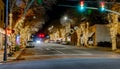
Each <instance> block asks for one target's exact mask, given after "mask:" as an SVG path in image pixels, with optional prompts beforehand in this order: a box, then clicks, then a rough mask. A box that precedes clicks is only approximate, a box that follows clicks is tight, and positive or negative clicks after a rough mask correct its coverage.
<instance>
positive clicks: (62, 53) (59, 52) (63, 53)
mask: <svg viewBox="0 0 120 69" xmlns="http://www.w3.org/2000/svg"><path fill="white" fill-rule="evenodd" d="M54 50H55V51H57V52H59V53H61V54H65V53H63V52H61V51H58V50H56V49H54Z"/></svg>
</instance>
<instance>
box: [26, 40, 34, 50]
mask: <svg viewBox="0 0 120 69" xmlns="http://www.w3.org/2000/svg"><path fill="white" fill-rule="evenodd" d="M34 47H35V46H34V42H33V41H27V44H26V48H34Z"/></svg>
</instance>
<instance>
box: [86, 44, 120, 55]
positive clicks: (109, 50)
mask: <svg viewBox="0 0 120 69" xmlns="http://www.w3.org/2000/svg"><path fill="white" fill-rule="evenodd" d="M88 48H91V49H95V50H100V51H108V52H114V53H119V54H120V49H117V50H115V51H113V50H112V48H109V47H99V46H89V47H88Z"/></svg>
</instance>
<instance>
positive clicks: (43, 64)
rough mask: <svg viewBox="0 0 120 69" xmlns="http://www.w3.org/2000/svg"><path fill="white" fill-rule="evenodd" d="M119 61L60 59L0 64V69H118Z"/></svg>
mask: <svg viewBox="0 0 120 69" xmlns="http://www.w3.org/2000/svg"><path fill="white" fill-rule="evenodd" d="M119 65H120V59H108V58H107V59H106V58H62V59H49V60H36V61H35V60H34V61H22V62H14V63H7V64H0V69H120V68H119Z"/></svg>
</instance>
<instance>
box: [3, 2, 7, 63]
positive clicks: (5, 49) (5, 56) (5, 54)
mask: <svg viewBox="0 0 120 69" xmlns="http://www.w3.org/2000/svg"><path fill="white" fill-rule="evenodd" d="M7 26H8V0H6V20H5V42H4V45H5V46H4V58H3V61H4V62H6V61H7Z"/></svg>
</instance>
